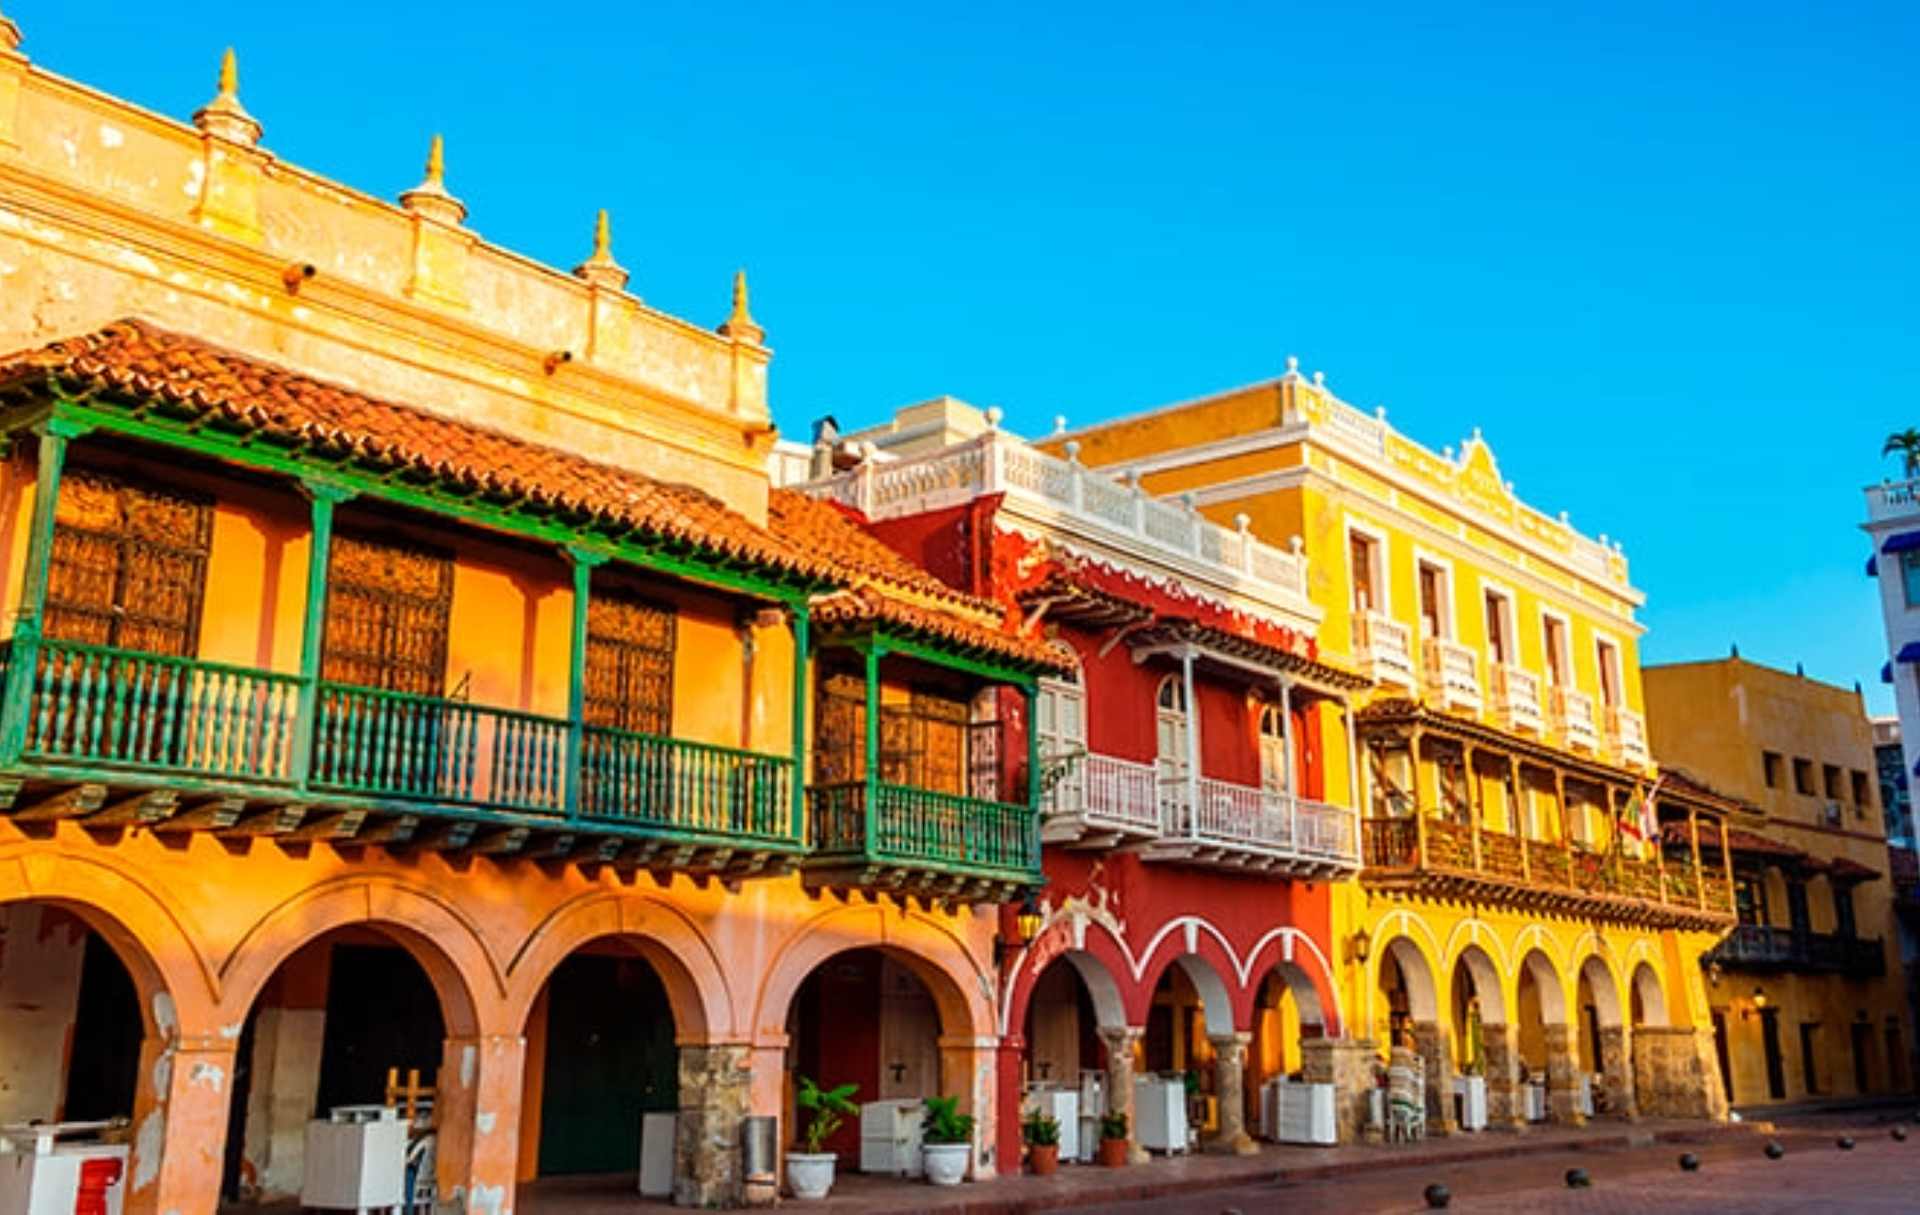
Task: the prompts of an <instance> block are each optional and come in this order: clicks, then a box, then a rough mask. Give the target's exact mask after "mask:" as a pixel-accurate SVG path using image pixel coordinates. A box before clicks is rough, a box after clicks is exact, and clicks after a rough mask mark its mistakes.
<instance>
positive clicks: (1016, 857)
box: [804, 779, 1043, 903]
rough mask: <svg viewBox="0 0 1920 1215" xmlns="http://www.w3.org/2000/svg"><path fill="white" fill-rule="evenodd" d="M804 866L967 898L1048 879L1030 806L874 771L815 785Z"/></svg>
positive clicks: (859, 880)
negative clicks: (914, 784)
mask: <svg viewBox="0 0 1920 1215" xmlns="http://www.w3.org/2000/svg"><path fill="white" fill-rule="evenodd" d="M807 800H808V824H809V833H808V843H809V845H810V853H809V855H808V857H807V859H806V861H805V864H804V874H805V876H806V878H807V880H808V881H809V882H811V883H814V884H817V885H824V886H847V887H861V888H865V889H879V890H889V891H895V892H898V893H901V894H917V895H921V896H923V897H929V898H944V899H949V900H951V901H954V902H956V903H960V902H1005V901H1009V900H1011V899H1013V898H1015V897H1017V896H1018V895H1019V893H1020V892H1021V891H1023V890H1025V889H1027V888H1028V887H1032V886H1037V885H1039V884H1040V883H1041V882H1042V880H1043V879H1042V877H1041V873H1040V831H1039V823H1038V821H1037V817H1036V815H1035V813H1034V810H1033V808H1032V807H1031V806H1025V805H1016V804H1012V803H1008V802H994V801H984V800H981V799H979V798H973V797H962V796H961V795H959V794H956V793H940V792H936V791H934V790H931V789H915V788H911V787H909V786H906V785H893V784H887V783H886V782H884V781H880V780H874V779H868V780H861V781H847V782H844V783H840V784H831V785H815V786H813V787H811V788H809V789H808V790H807Z"/></svg>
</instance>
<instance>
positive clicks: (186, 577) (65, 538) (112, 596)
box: [46, 471, 213, 656]
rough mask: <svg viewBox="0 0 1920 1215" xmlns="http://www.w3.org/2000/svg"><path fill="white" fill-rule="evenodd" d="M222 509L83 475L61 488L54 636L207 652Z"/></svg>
mask: <svg viewBox="0 0 1920 1215" xmlns="http://www.w3.org/2000/svg"><path fill="white" fill-rule="evenodd" d="M212 543H213V503H212V502H211V501H210V500H208V499H206V498H204V497H201V496H198V495H194V494H187V493H182V492H180V491H178V490H160V489H151V488H147V487H144V486H141V485H137V484H135V483H132V482H129V481H125V480H122V479H120V478H117V477H110V476H106V475H104V474H100V473H92V472H81V471H74V472H70V473H68V474H67V475H66V476H65V477H63V478H62V479H61V482H60V497H59V500H58V501H57V502H56V503H55V504H54V512H53V554H52V560H51V562H50V563H49V565H48V569H47V604H46V613H47V615H46V635H47V636H48V637H50V638H53V639H55V640H58V641H78V642H85V643H89V644H92V645H107V646H117V647H119V648H121V649H127V650H139V651H142V652H144V653H148V654H171V655H177V656H189V655H192V654H193V653H194V652H195V650H197V649H198V648H199V638H200V602H201V597H202V595H203V593H204V591H205V589H206V582H207V553H208V550H209V549H210V548H211V547H212Z"/></svg>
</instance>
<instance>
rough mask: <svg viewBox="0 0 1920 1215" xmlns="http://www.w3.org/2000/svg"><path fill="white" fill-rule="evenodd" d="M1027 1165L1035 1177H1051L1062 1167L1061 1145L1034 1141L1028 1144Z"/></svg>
mask: <svg viewBox="0 0 1920 1215" xmlns="http://www.w3.org/2000/svg"><path fill="white" fill-rule="evenodd" d="M1027 1165H1028V1167H1030V1168H1031V1169H1032V1170H1033V1175H1034V1176H1035V1177H1051V1176H1052V1175H1053V1173H1054V1171H1055V1170H1056V1169H1058V1168H1059V1167H1060V1145H1059V1144H1057V1143H1032V1144H1028V1145H1027Z"/></svg>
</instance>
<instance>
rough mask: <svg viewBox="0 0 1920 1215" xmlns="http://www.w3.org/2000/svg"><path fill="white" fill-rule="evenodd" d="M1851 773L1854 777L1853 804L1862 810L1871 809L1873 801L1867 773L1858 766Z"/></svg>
mask: <svg viewBox="0 0 1920 1215" xmlns="http://www.w3.org/2000/svg"><path fill="white" fill-rule="evenodd" d="M1849 775H1851V776H1852V777H1853V804H1854V805H1855V806H1858V807H1859V808H1860V809H1862V810H1867V809H1871V808H1872V806H1873V801H1872V794H1871V793H1870V792H1868V790H1869V789H1870V788H1871V786H1870V785H1868V784H1867V774H1866V773H1865V772H1862V771H1860V770H1859V769H1857V768H1856V769H1854V771H1853V772H1852V773H1850V774H1849Z"/></svg>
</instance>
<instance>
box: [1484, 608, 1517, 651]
mask: <svg viewBox="0 0 1920 1215" xmlns="http://www.w3.org/2000/svg"><path fill="white" fill-rule="evenodd" d="M1487 652H1488V653H1490V654H1492V655H1493V661H1494V662H1496V663H1498V664H1499V665H1500V666H1503V667H1504V666H1511V665H1513V663H1514V653H1513V602H1512V601H1511V600H1509V599H1508V598H1507V597H1506V596H1505V595H1502V594H1501V593H1500V592H1499V591H1488V592H1487Z"/></svg>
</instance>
